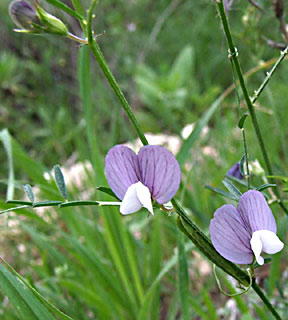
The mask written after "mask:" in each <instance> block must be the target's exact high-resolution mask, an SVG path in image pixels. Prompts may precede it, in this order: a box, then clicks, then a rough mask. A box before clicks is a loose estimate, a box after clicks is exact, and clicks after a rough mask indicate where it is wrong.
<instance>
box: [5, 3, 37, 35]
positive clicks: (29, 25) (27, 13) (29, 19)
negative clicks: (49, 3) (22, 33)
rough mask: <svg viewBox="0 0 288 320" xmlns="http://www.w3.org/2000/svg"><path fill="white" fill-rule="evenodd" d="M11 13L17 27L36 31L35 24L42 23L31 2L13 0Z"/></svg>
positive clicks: (10, 8) (10, 7)
mask: <svg viewBox="0 0 288 320" xmlns="http://www.w3.org/2000/svg"><path fill="white" fill-rule="evenodd" d="M9 14H10V17H11V19H12V20H13V22H14V23H15V24H16V25H17V27H19V28H21V29H25V30H27V31H32V32H33V31H36V30H35V25H39V24H40V21H39V19H38V15H37V12H36V10H35V9H34V8H33V7H32V6H31V5H30V4H29V3H27V2H25V1H22V0H20V1H19V0H16V1H13V2H11V4H10V6H9ZM36 29H37V28H36Z"/></svg>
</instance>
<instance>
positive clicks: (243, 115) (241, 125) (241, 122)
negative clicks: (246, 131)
mask: <svg viewBox="0 0 288 320" xmlns="http://www.w3.org/2000/svg"><path fill="white" fill-rule="evenodd" d="M248 116H249V113H248V112H245V113H244V114H242V116H241V118H240V120H239V122H238V127H239V129H243V128H244V124H245V121H246V118H247V117H248Z"/></svg>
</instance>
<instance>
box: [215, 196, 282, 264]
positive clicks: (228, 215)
mask: <svg viewBox="0 0 288 320" xmlns="http://www.w3.org/2000/svg"><path fill="white" fill-rule="evenodd" d="M276 231H277V227H276V222H275V218H274V216H273V214H272V211H271V210H270V208H269V206H268V204H267V202H266V200H265V198H264V196H263V195H262V193H261V192H259V191H256V190H250V191H248V192H245V193H244V194H243V195H242V196H241V197H240V200H239V204H238V208H237V209H236V208H235V207H234V206H232V205H230V204H228V205H224V206H222V207H220V208H219V209H217V210H216V212H215V214H214V218H213V219H212V220H211V223H210V236H211V240H212V243H213V245H214V247H215V249H216V250H217V251H218V252H219V253H220V254H221V255H222V256H223V257H224V258H226V259H227V260H230V261H232V262H234V263H239V264H251V263H252V262H253V260H254V256H255V258H256V261H257V262H258V264H259V265H262V264H263V263H264V259H263V258H262V257H261V256H260V254H261V252H262V251H263V252H266V253H269V254H274V253H277V252H279V251H281V250H282V249H283V246H284V244H283V243H282V242H281V241H280V240H279V238H278V237H277V235H276Z"/></svg>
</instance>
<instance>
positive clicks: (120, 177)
mask: <svg viewBox="0 0 288 320" xmlns="http://www.w3.org/2000/svg"><path fill="white" fill-rule="evenodd" d="M105 174H106V178H107V181H108V184H109V186H110V187H111V189H112V191H113V192H114V193H115V194H116V196H117V197H118V198H119V199H121V200H123V198H124V196H125V193H126V191H127V189H128V188H129V187H130V186H131V185H132V184H134V183H136V182H138V181H140V176H141V175H140V171H139V165H138V159H137V156H136V154H135V153H134V152H133V151H132V150H131V149H129V148H128V147H125V146H121V145H117V146H115V147H113V148H112V149H110V150H109V152H108V154H107V155H106V159H105Z"/></svg>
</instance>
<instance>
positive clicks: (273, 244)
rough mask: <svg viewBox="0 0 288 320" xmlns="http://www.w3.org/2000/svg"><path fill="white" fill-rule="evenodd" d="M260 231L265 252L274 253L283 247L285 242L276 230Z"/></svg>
mask: <svg viewBox="0 0 288 320" xmlns="http://www.w3.org/2000/svg"><path fill="white" fill-rule="evenodd" d="M258 232H259V235H260V239H261V241H262V246H263V248H262V251H263V252H266V253H269V254H274V253H277V252H279V251H281V250H282V249H283V247H284V243H283V242H282V241H281V240H280V239H279V238H278V237H277V235H276V234H275V233H274V232H272V231H269V230H260V231H258Z"/></svg>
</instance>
